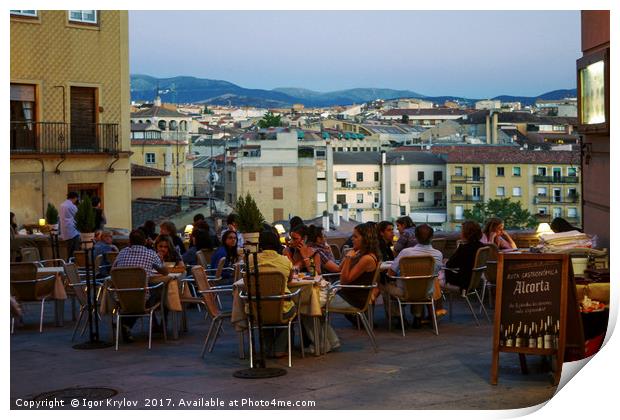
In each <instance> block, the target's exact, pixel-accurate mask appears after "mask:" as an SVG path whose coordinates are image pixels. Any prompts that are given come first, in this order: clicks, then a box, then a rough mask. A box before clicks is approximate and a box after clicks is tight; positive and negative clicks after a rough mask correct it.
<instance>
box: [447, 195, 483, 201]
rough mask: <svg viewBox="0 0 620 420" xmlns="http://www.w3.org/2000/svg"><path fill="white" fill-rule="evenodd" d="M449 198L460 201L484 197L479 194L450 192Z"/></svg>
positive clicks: (479, 199) (478, 199) (477, 199)
mask: <svg viewBox="0 0 620 420" xmlns="http://www.w3.org/2000/svg"><path fill="white" fill-rule="evenodd" d="M450 200H451V201H454V202H461V201H473V202H478V201H484V197H483V196H481V195H466V194H452V195H451V196H450Z"/></svg>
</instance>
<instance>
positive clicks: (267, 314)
mask: <svg viewBox="0 0 620 420" xmlns="http://www.w3.org/2000/svg"><path fill="white" fill-rule="evenodd" d="M259 277H260V281H259V288H258V289H257V288H256V279H255V278H254V273H253V272H252V273H250V275H248V273H247V272H245V273H244V278H245V285H246V288H248V289H249V290H250V292H251V294H252V299H251V302H249V303H250V305H249V310H250V312H251V313H250V314H248V337H249V341H250V367H254V359H253V354H252V353H253V351H252V330H253V329H256V328H258V325H256V324H252V321H251V320H252V319H257V316H258V308H259V304H258V302H260V315H261V321H262V327H263V328H270V329H284V328H286V329H287V332H288V367H291V366H292V355H291V352H292V342H291V325H292V323H293V321H295V319H297V325H298V327H299V340H300V345H301V357H302V358H303V357H305V354H304V343H303V332H302V329H301V318H300V317H299V297H300V296H301V289H297V290H296V291H295V292H294V293H286V283H287V281H288V279H287V278H285V277H284V275H283V274H282V273H281V272H280V271H275V270H260V269H259ZM249 278H251V280H250V279H249ZM257 291H259V292H260V299H257V297H256V292H257ZM240 297H241V298H242V299H244V300H246V301H247V300H248V295H247V293H245V292H241V293H240ZM285 302H293V304H294V306H293V308H292V309H291V310H290V311H288V312H287V313H286V314H285V313H283V308H284V303H285Z"/></svg>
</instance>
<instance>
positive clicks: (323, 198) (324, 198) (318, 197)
mask: <svg viewBox="0 0 620 420" xmlns="http://www.w3.org/2000/svg"><path fill="white" fill-rule="evenodd" d="M316 201H317V203H324V202H326V201H327V194H325V193H324V192H320V193H317V194H316Z"/></svg>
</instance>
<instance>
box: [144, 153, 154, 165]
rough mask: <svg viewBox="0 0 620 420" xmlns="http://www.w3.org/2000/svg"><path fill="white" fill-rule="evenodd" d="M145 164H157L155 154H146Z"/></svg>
mask: <svg viewBox="0 0 620 420" xmlns="http://www.w3.org/2000/svg"><path fill="white" fill-rule="evenodd" d="M144 163H145V164H147V165H148V164H153V163H155V153H145V154H144Z"/></svg>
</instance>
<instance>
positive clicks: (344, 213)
mask: <svg viewBox="0 0 620 420" xmlns="http://www.w3.org/2000/svg"><path fill="white" fill-rule="evenodd" d="M342 219H343V220H344V221H345V222H348V221H349V205H348V204H347V203H344V204H343V205H342Z"/></svg>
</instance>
